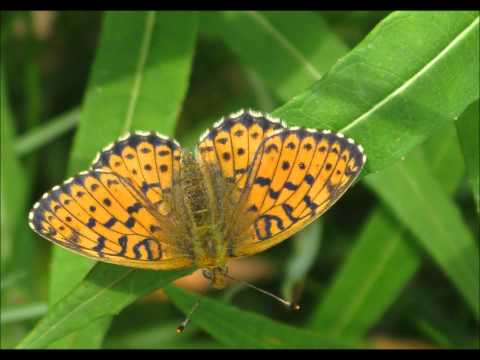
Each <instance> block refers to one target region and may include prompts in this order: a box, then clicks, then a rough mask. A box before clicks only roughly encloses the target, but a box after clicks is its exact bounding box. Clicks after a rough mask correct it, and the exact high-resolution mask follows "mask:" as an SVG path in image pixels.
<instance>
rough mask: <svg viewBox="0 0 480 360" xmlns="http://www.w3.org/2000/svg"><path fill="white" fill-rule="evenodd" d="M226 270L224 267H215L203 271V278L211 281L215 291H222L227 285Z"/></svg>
mask: <svg viewBox="0 0 480 360" xmlns="http://www.w3.org/2000/svg"><path fill="white" fill-rule="evenodd" d="M226 274H228V268H227V267H226V266H217V267H212V268H205V269H203V276H204V277H205V278H206V279H208V280H210V281H211V284H212V286H213V287H214V288H215V289H223V288H224V287H225V286H226V285H227V282H226V280H227V277H226Z"/></svg>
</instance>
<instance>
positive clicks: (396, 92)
mask: <svg viewBox="0 0 480 360" xmlns="http://www.w3.org/2000/svg"><path fill="white" fill-rule="evenodd" d="M479 18H480V17H476V18H475V20H473V22H472V23H471V24H470V25H468V26H467V27H466V28H465V29H464V30H463V31H462V32H460V33H459V34H458V35H457V36H456V37H455V38H454V39H453V40H452V41H450V42H449V43H448V45H447V46H446V47H445V48H444V49H443V50H442V51H440V52H439V53H438V55H436V56H435V57H434V58H433V59H432V60H430V61H429V62H428V63H427V64H426V65H424V66H423V67H422V68H421V69H420V70H419V71H417V72H415V73H414V74H413V76H411V77H409V78H408V79H407V80H406V81H404V82H403V84H402V85H401V86H399V87H398V88H397V89H395V90H394V91H393V92H391V93H390V94H388V95H387V96H386V97H384V98H383V99H382V100H380V101H379V102H378V103H376V104H375V105H374V106H372V107H371V108H370V109H369V110H368V111H366V112H364V113H363V114H362V115H360V116H359V117H357V118H356V119H354V120H353V121H352V122H351V123H349V124H348V125H347V126H345V127H343V128H342V129H340V130H339V131H340V132H342V133H346V132H347V131H350V130H351V129H352V128H354V127H356V126H357V125H359V124H360V123H361V122H363V121H365V120H366V119H368V118H369V116H370V115H371V114H372V113H374V112H375V111H377V110H378V109H379V108H381V107H382V106H384V105H385V104H387V103H388V102H389V101H390V100H391V99H393V98H395V97H397V96H398V95H400V94H401V93H403V92H404V91H405V90H406V89H407V88H409V87H410V86H412V85H413V84H414V83H415V82H416V81H417V80H418V79H419V78H420V77H421V76H422V75H423V74H424V73H425V72H427V71H428V70H429V69H430V68H431V67H432V66H434V65H435V64H436V63H437V62H438V61H440V59H442V58H443V57H444V55H445V54H446V53H447V52H448V51H449V50H450V49H451V48H453V47H454V46H455V45H456V44H457V43H459V42H460V41H461V40H462V39H463V38H465V37H466V36H467V35H468V33H469V32H470V30H472V29H473V28H474V27H475V26H476V25H478V23H479Z"/></svg>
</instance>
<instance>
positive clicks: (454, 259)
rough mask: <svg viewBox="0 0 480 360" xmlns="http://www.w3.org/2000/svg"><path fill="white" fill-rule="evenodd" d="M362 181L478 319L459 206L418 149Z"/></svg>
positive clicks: (471, 255)
mask: <svg viewBox="0 0 480 360" xmlns="http://www.w3.org/2000/svg"><path fill="white" fill-rule="evenodd" d="M365 182H366V183H367V184H368V186H370V187H371V188H373V189H375V191H376V192H377V193H378V194H380V195H381V198H382V200H383V201H384V202H385V204H386V205H387V206H388V207H389V208H390V209H391V211H392V212H393V213H395V215H396V216H397V217H398V219H399V220H400V221H402V223H403V224H405V225H406V226H407V227H408V228H409V230H410V231H411V232H412V233H413V234H414V235H415V237H416V239H417V241H418V242H419V244H421V245H422V246H423V247H424V249H425V250H426V251H427V252H428V254H429V255H430V256H432V258H433V259H434V260H435V261H436V262H437V264H438V265H439V266H440V267H441V269H442V270H443V271H444V272H445V273H446V274H447V276H448V277H449V278H450V280H451V281H452V282H453V283H454V284H455V286H456V287H457V288H458V290H459V291H460V293H461V294H462V295H463V297H464V299H465V301H466V302H467V303H468V305H469V306H470V307H471V309H472V311H473V313H474V314H475V316H476V317H477V318H478V317H479V316H480V309H479V303H480V295H479V294H480V287H479V277H478V274H479V271H480V268H479V249H478V246H477V244H476V243H475V241H474V238H473V235H472V234H471V233H470V231H469V229H468V227H467V226H466V225H465V223H464V222H463V219H462V217H461V214H460V211H459V210H458V208H457V207H455V204H454V203H453V202H452V201H451V200H450V199H449V197H448V196H447V194H446V192H445V191H444V190H443V189H442V187H441V185H440V184H439V182H438V180H436V178H435V177H434V176H433V175H432V173H431V172H430V171H429V169H428V162H427V161H426V160H425V158H424V157H423V154H422V153H420V152H418V151H416V152H413V153H412V154H410V156H409V159H408V161H401V162H399V163H397V164H395V165H394V166H392V167H390V168H388V169H386V170H384V171H383V172H382V173H381V174H373V175H370V176H368V177H367V178H365Z"/></svg>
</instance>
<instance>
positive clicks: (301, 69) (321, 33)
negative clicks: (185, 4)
mask: <svg viewBox="0 0 480 360" xmlns="http://www.w3.org/2000/svg"><path fill="white" fill-rule="evenodd" d="M202 26H208V28H209V29H210V31H211V32H212V33H216V34H217V35H218V36H220V37H221V38H222V40H223V41H224V42H225V44H226V45H227V46H228V47H229V48H230V49H231V50H232V51H233V52H234V53H235V54H236V55H237V56H238V58H239V59H240V60H241V61H242V62H243V63H244V64H245V65H247V66H248V67H249V68H251V69H254V70H255V72H256V73H258V74H260V76H261V78H262V80H263V81H264V82H265V83H266V85H267V86H268V87H269V88H270V89H271V90H272V91H273V92H275V93H276V94H278V95H279V96H280V97H281V98H284V99H288V98H290V97H291V96H293V95H295V94H297V93H298V92H300V91H302V90H304V89H305V88H307V87H308V86H310V85H311V84H312V83H313V82H314V81H316V80H319V79H320V78H321V76H322V75H323V74H324V73H325V72H326V71H327V70H328V69H329V68H330V66H332V65H333V64H334V63H335V61H336V60H337V59H338V58H339V57H340V56H342V55H343V54H345V53H346V52H347V48H346V47H345V45H343V44H342V43H341V41H340V40H338V39H337V38H336V37H335V36H334V35H333V34H332V33H331V32H330V31H329V29H328V27H327V26H326V25H325V23H324V21H323V20H322V18H321V17H320V16H317V15H316V14H314V13H312V12H305V11H288V12H285V11H225V12H222V13H217V12H215V13H207V14H203V15H202ZM226 29H228V31H226ZM326 54H328V55H326ZM272 61H274V64H275V65H274V66H272ZM264 110H265V109H264Z"/></svg>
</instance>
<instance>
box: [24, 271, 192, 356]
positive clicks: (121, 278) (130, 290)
mask: <svg viewBox="0 0 480 360" xmlns="http://www.w3.org/2000/svg"><path fill="white" fill-rule="evenodd" d="M190 272H191V270H182V271H159V272H156V271H148V270H139V269H132V268H126V267H121V266H111V265H109V264H104V263H101V264H98V265H97V266H95V268H94V269H92V271H91V272H90V273H89V274H88V276H87V277H86V278H85V280H84V281H82V283H81V284H80V285H79V286H77V287H76V288H75V289H74V290H73V291H72V292H70V293H69V294H68V296H67V297H65V298H64V299H63V300H62V301H60V302H58V303H56V304H55V305H54V306H53V307H52V308H51V309H50V310H49V312H48V314H47V315H46V316H45V317H44V318H43V319H42V320H41V321H40V322H39V323H38V324H37V326H35V328H34V329H33V330H32V332H31V333H30V334H29V335H28V336H27V337H26V338H24V339H23V340H22V342H21V343H20V344H19V345H18V348H44V347H46V346H48V345H49V344H51V343H52V342H53V341H55V340H57V339H60V338H62V337H64V336H66V335H68V334H70V333H72V332H74V331H76V330H79V329H82V328H84V327H86V326H87V325H89V324H91V323H92V322H94V321H97V320H99V319H102V318H105V317H107V316H113V315H115V314H117V313H118V312H119V311H121V310H122V309H123V308H125V307H126V306H127V305H129V304H131V303H132V302H134V301H135V300H136V299H137V298H139V297H140V296H143V295H145V294H148V293H149V292H151V291H153V290H155V289H157V288H160V287H163V286H165V285H166V284H168V283H170V282H171V281H173V280H175V279H177V278H179V277H182V276H185V275H187V274H189V273H190ZM93 335H94V334H93Z"/></svg>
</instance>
